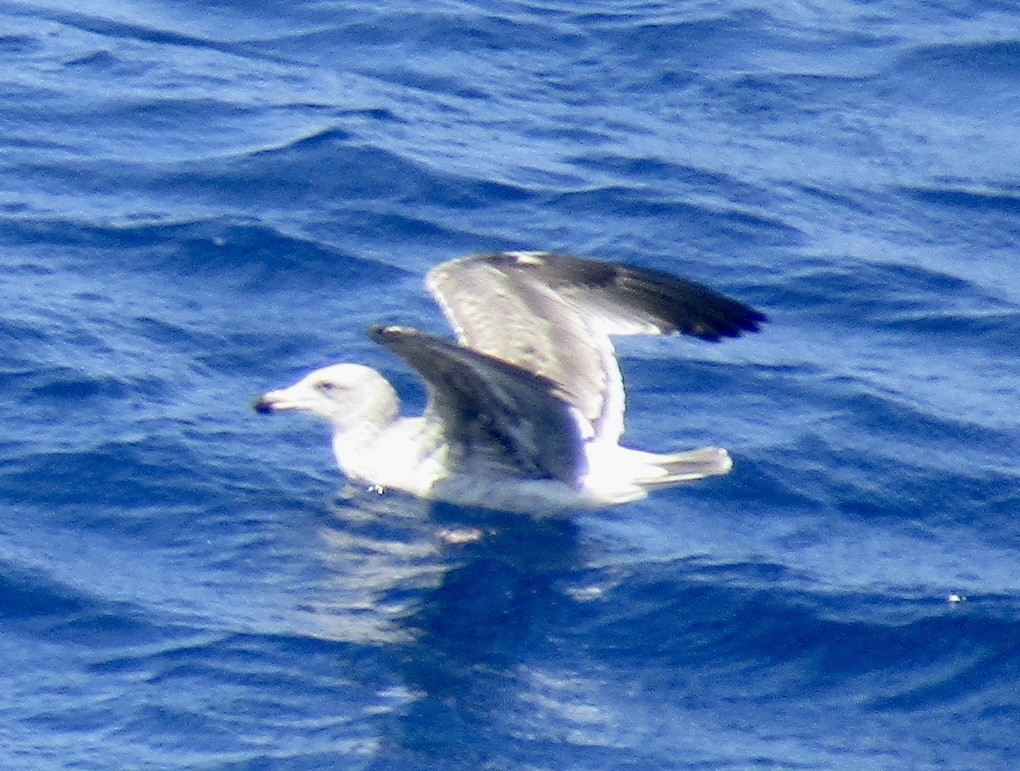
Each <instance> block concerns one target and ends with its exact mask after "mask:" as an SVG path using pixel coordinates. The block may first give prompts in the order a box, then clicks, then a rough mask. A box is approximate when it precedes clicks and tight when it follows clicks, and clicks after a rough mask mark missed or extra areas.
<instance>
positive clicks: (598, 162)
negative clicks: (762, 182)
mask: <svg viewBox="0 0 1020 771" xmlns="http://www.w3.org/2000/svg"><path fill="white" fill-rule="evenodd" d="M571 162H572V163H573V164H575V165H577V166H579V167H581V168H583V169H585V170H586V171H588V172H590V173H595V174H599V175H612V178H613V179H614V180H616V181H617V183H618V184H620V185H630V186H637V187H644V186H645V185H650V184H653V183H654V184H655V185H657V186H662V185H663V184H667V185H669V186H671V187H672V188H674V189H682V190H685V191H688V192H696V193H700V194H707V195H715V196H718V197H719V199H720V200H726V201H730V202H739V203H740V204H743V205H745V206H755V207H761V209H763V210H764V209H766V208H768V207H769V206H770V205H771V204H772V203H773V201H774V198H775V191H774V190H772V189H769V188H760V187H756V186H754V185H750V184H748V183H747V182H746V181H744V180H742V179H740V178H738V177H736V176H733V175H731V174H725V173H721V172H719V171H714V170H711V169H707V168H701V167H698V166H692V165H688V164H683V163H676V162H672V161H667V160H665V159H662V158H656V157H644V156H627V155H614V154H607V153H605V152H587V153H584V154H582V155H578V156H577V157H576V158H574V159H572V160H571Z"/></svg>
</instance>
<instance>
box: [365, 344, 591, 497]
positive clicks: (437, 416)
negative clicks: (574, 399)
mask: <svg viewBox="0 0 1020 771" xmlns="http://www.w3.org/2000/svg"><path fill="white" fill-rule="evenodd" d="M369 337H371V339H372V340H374V341H375V342H377V343H379V344H380V345H383V346H385V347H386V348H388V349H389V350H391V351H393V353H395V354H397V355H398V356H400V357H401V358H402V359H403V360H404V361H406V362H407V363H408V364H410V365H411V366H412V367H414V368H415V369H416V370H417V371H418V372H419V373H420V374H421V376H422V377H423V378H424V379H425V382H426V383H427V384H428V389H429V397H430V398H429V406H428V409H427V411H426V415H427V416H428V417H429V419H430V420H435V421H438V423H439V426H440V430H441V431H442V432H443V435H444V436H445V438H446V439H447V440H448V441H449V442H450V443H451V446H452V447H453V448H454V449H455V451H456V452H457V453H458V454H459V457H457V458H456V459H455V461H456V462H458V463H460V464H461V465H462V466H463V465H472V466H474V465H475V464H479V465H481V466H487V467H490V468H492V469H497V470H498V469H501V468H502V469H506V470H508V471H511V472H512V475H513V476H517V477H526V478H531V479H558V480H561V481H563V482H567V483H568V484H571V485H573V484H576V483H577V482H578V481H579V480H580V478H581V477H582V476H583V475H584V473H585V471H586V470H587V467H586V460H585V455H584V450H583V441H582V438H581V433H580V429H579V427H578V424H577V421H576V420H575V418H574V415H573V413H572V408H571V406H570V404H568V403H567V402H566V401H564V400H563V399H562V398H561V397H560V395H559V389H558V387H557V385H556V384H555V383H554V382H552V381H551V380H548V379H547V378H544V377H542V376H541V375H536V374H535V373H532V372H529V371H527V370H525V369H522V368H520V367H517V366H515V365H513V364H510V363H508V362H506V361H501V360H499V359H494V358H492V357H490V356H486V355H485V354H482V353H478V352H477V351H472V350H469V349H467V348H464V347H463V346H460V345H457V344H456V343H453V342H451V341H449V340H445V339H443V338H441V337H437V336H436V335H431V334H428V333H425V332H421V331H418V330H416V329H409V328H407V327H394V326H389V327H382V326H379V327H372V328H371V329H370V330H369Z"/></svg>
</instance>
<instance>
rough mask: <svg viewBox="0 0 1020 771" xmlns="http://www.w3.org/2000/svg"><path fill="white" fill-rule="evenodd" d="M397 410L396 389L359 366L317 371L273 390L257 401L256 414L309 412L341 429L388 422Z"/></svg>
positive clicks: (366, 368)
mask: <svg viewBox="0 0 1020 771" xmlns="http://www.w3.org/2000/svg"><path fill="white" fill-rule="evenodd" d="M398 409H399V405H398V401H397V395H396V392H395V391H394V390H393V386H391V385H390V384H389V382H388V381H387V380H386V378H384V377H383V376H382V375H380V374H379V373H378V372H376V371H375V370H374V369H372V368H371V367H364V366H362V365H360V364H334V365H332V366H330V367H323V368H322V369H317V370H315V371H314V372H312V373H311V374H309V375H306V376H305V377H303V378H301V380H299V381H298V382H296V383H295V384H294V385H292V386H289V387H287V388H281V389H279V390H277V391H270V392H269V393H267V394H264V395H263V396H261V397H259V398H258V399H257V400H256V401H255V411H256V412H262V413H268V412H284V411H297V412H307V413H309V414H310V415H315V416H316V417H318V418H321V419H323V420H325V421H326V422H328V423H330V424H331V425H332V426H333V427H334V428H338V429H344V428H354V427H357V426H359V425H361V424H364V423H388V422H389V421H391V420H393V419H394V418H395V417H396V416H397V411H398Z"/></svg>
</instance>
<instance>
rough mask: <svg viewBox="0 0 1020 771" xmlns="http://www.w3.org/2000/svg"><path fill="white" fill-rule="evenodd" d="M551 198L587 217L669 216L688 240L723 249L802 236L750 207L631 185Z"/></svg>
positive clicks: (636, 218) (784, 241) (553, 202)
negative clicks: (724, 205)
mask: <svg viewBox="0 0 1020 771" xmlns="http://www.w3.org/2000/svg"><path fill="white" fill-rule="evenodd" d="M550 203H551V205H553V206H555V207H556V208H557V209H558V210H560V211H562V212H564V213H567V214H570V213H573V214H575V215H581V216H583V217H585V218H592V219H593V218H597V217H610V218H626V219H628V220H631V221H633V222H634V223H635V228H636V229H639V223H641V222H643V221H654V222H661V221H663V220H669V221H670V222H672V223H673V225H674V226H675V227H683V229H684V234H685V239H686V240H688V241H690V242H692V243H695V244H696V243H697V242H698V241H705V240H709V241H710V243H712V244H713V245H717V246H718V252H719V253H725V252H726V251H728V249H726V248H723V245H727V244H728V245H730V246H732V245H733V244H735V243H740V244H742V245H745V246H746V244H747V242H748V240H752V241H753V242H754V243H756V244H759V245H761V246H777V245H783V246H790V245H793V244H796V243H797V242H798V241H799V240H800V238H801V234H800V233H799V232H798V230H797V229H796V228H795V227H793V226H791V225H790V224H788V223H786V222H783V221H782V220H780V219H777V218H773V217H768V216H765V215H763V214H759V213H755V212H752V211H741V210H736V209H717V208H710V207H708V206H705V205H699V204H695V203H690V202H688V201H684V200H681V199H676V198H670V197H666V196H663V195H661V194H659V193H658V192H656V191H649V190H641V189H635V188H633V187H631V186H630V185H627V186H622V185H611V186H601V187H598V188H595V189H588V190H581V191H575V192H568V193H561V194H558V195H554V196H552V197H551V198H550Z"/></svg>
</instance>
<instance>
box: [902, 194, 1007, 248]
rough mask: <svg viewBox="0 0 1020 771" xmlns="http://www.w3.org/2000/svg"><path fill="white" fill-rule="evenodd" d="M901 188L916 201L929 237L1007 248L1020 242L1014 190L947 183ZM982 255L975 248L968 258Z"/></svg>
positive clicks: (973, 245)
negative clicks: (976, 187)
mask: <svg viewBox="0 0 1020 771" xmlns="http://www.w3.org/2000/svg"><path fill="white" fill-rule="evenodd" d="M902 192H903V194H904V195H906V196H907V197H908V198H909V199H911V200H912V201H914V202H917V203H918V204H920V206H919V207H916V208H917V209H918V216H919V218H920V219H921V222H922V223H923V225H924V227H925V229H926V231H927V232H928V234H929V237H930V238H931V239H932V240H933V241H938V242H939V243H941V244H946V243H949V244H953V243H966V244H968V248H969V249H970V250H974V249H975V247H976V246H980V247H982V250H984V249H993V250H1006V251H1007V252H1009V251H1012V250H1014V249H1015V247H1016V244H1017V243H1018V242H1020V217H1018V214H1020V195H1017V193H1016V191H1015V190H1012V189H1009V188H1006V189H999V190H980V189H976V190H971V189H965V188H960V187H958V186H957V185H954V184H952V183H947V184H945V185H944V186H931V187H924V188H920V187H909V188H905V189H903V191H902ZM982 257H983V255H982V254H981V252H980V251H978V252H975V253H973V257H972V259H981V258H982Z"/></svg>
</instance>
